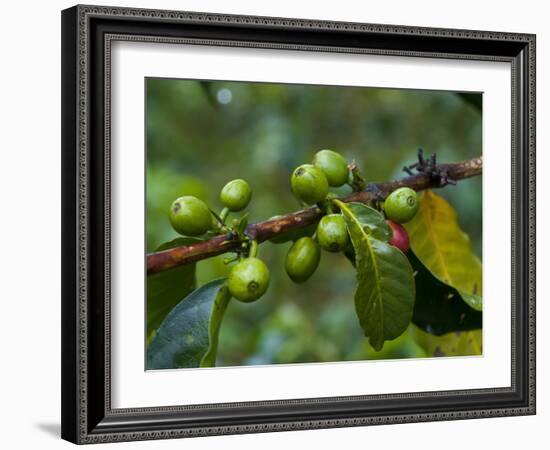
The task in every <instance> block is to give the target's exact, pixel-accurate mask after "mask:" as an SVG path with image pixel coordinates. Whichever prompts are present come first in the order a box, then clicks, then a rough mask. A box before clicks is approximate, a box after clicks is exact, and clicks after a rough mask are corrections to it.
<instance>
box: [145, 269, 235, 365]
mask: <svg viewBox="0 0 550 450" xmlns="http://www.w3.org/2000/svg"><path fill="white" fill-rule="evenodd" d="M226 281H227V279H226V278H219V279H217V280H213V281H211V282H209V283H207V284H205V285H203V286H201V287H200V288H198V289H197V290H195V291H193V292H192V293H191V294H189V295H188V296H187V297H186V298H184V299H183V300H182V301H181V302H179V303H178V305H177V306H176V307H175V308H174V309H173V310H172V311H170V313H169V314H168V315H167V316H166V318H165V319H164V321H163V322H162V324H161V326H160V327H159V329H158V331H157V334H156V335H155V337H154V338H153V339H152V340H151V344H150V345H149V349H148V351H147V369H174V368H183V367H185V368H189V367H210V366H213V365H214V364H215V361H216V351H217V347H218V334H219V329H220V325H221V321H222V318H223V314H224V312H225V309H226V308H227V304H228V303H229V300H230V298H231V295H230V293H229V289H228V288H227V284H226Z"/></svg>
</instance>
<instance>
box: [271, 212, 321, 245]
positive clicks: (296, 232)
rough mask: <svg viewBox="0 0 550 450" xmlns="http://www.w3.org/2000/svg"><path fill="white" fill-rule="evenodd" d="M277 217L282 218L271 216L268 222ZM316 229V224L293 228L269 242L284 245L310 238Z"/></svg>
mask: <svg viewBox="0 0 550 450" xmlns="http://www.w3.org/2000/svg"><path fill="white" fill-rule="evenodd" d="M279 217H282V216H273V217H271V218H270V220H272V219H278V218H279ZM316 228H317V224H315V223H314V224H312V225H308V226H307V227H302V228H294V229H292V230H290V231H287V232H286V233H281V234H278V235H277V236H274V237H272V238H271V239H270V240H269V242H272V243H273V244H284V243H286V242H290V241H296V240H298V239H300V238H301V237H306V236H307V237H311V236H313V233H315V229H316Z"/></svg>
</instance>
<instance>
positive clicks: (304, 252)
mask: <svg viewBox="0 0 550 450" xmlns="http://www.w3.org/2000/svg"><path fill="white" fill-rule="evenodd" d="M320 260H321V250H320V249H319V245H317V243H316V242H315V241H314V240H313V239H312V238H310V237H303V238H300V239H298V240H297V241H296V242H294V244H292V246H291V247H290V249H289V250H288V253H287V254H286V259H285V269H286V273H287V274H288V276H289V277H290V279H291V280H292V281H294V282H295V283H304V282H305V281H307V279H308V278H309V277H311V275H313V273H314V272H315V270H317V267H318V266H319V261H320Z"/></svg>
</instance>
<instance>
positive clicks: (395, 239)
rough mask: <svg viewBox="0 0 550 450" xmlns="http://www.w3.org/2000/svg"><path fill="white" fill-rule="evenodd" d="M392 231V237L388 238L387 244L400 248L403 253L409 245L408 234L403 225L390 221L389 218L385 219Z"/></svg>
mask: <svg viewBox="0 0 550 450" xmlns="http://www.w3.org/2000/svg"><path fill="white" fill-rule="evenodd" d="M386 222H388V225H389V226H390V228H391V231H392V238H391V239H390V242H389V244H390V245H393V246H394V247H396V248H398V249H399V250H401V251H402V252H403V253H406V252H407V251H408V250H409V248H410V246H409V234H408V233H407V230H405V228H404V227H403V225H401V224H399V223H395V222H392V221H391V220H386Z"/></svg>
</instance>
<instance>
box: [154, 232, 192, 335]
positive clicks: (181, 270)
mask: <svg viewBox="0 0 550 450" xmlns="http://www.w3.org/2000/svg"><path fill="white" fill-rule="evenodd" d="M195 242H199V240H198V239H195V238H191V237H180V238H176V239H174V240H172V241H170V242H166V243H164V244H162V245H160V246H159V247H158V248H157V249H156V251H161V250H167V249H169V248H174V247H180V246H183V245H190V244H194V243H195ZM195 287H196V277H195V264H185V265H182V266H179V267H175V268H173V269H170V270H165V271H163V272H159V273H156V274H153V275H149V276H148V277H147V319H146V320H147V340H148V342H150V339H151V338H152V336H153V335H154V333H155V332H156V330H157V328H158V327H159V325H160V324H161V322H162V321H163V320H164V318H165V317H166V315H167V314H168V313H169V312H170V310H171V309H172V308H173V307H174V306H176V305H177V304H178V302H179V301H180V300H181V299H182V298H184V297H185V296H187V294H189V293H190V292H192V291H193V290H194V289H195Z"/></svg>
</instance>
